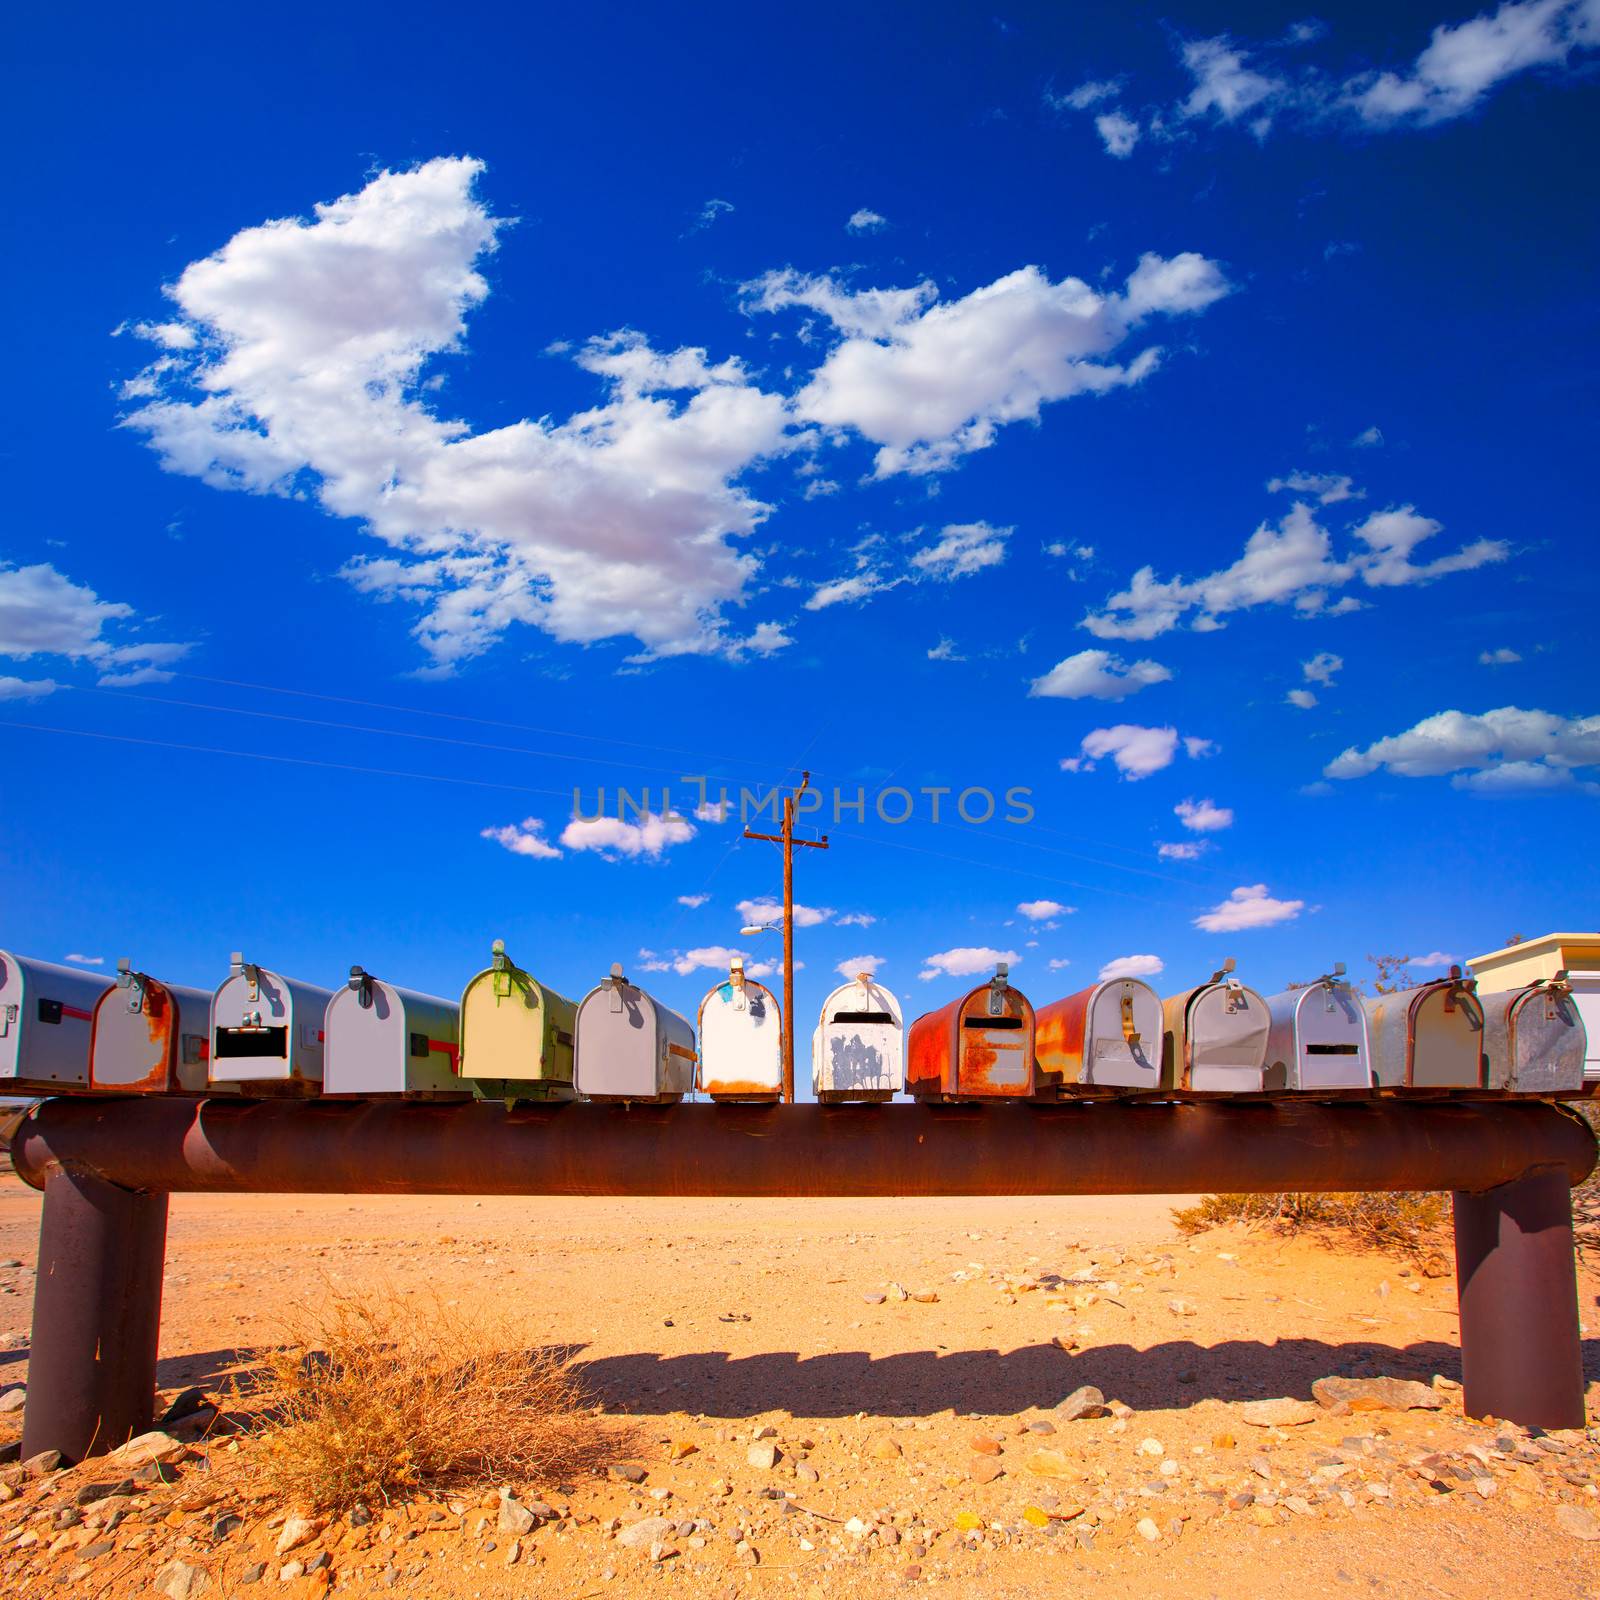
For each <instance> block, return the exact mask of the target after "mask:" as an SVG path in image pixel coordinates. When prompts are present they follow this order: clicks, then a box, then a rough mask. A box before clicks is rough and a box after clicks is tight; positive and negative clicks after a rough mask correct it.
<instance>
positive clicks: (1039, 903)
mask: <svg viewBox="0 0 1600 1600" xmlns="http://www.w3.org/2000/svg"><path fill="white" fill-rule="evenodd" d="M1077 909H1078V908H1077V907H1076V906H1064V905H1062V903H1061V902H1060V901H1059V900H1024V901H1022V902H1021V904H1019V905H1018V907H1017V910H1018V911H1020V912H1021V913H1022V914H1023V916H1025V917H1026V918H1027V919H1028V921H1029V922H1052V921H1054V920H1055V918H1057V917H1070V916H1071V915H1072V914H1073V913H1074V912H1075V911H1076V910H1077Z"/></svg>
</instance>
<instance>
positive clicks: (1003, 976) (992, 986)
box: [989, 961, 1011, 1017]
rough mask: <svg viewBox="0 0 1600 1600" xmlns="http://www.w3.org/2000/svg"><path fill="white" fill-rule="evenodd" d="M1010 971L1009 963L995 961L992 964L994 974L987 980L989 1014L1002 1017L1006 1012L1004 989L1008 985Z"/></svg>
mask: <svg viewBox="0 0 1600 1600" xmlns="http://www.w3.org/2000/svg"><path fill="white" fill-rule="evenodd" d="M1010 971H1011V967H1010V965H1009V963H1007V962H1004V961H997V962H995V965H994V976H993V977H992V978H991V979H990V980H989V1015H990V1016H991V1017H1003V1016H1004V1015H1005V1014H1006V990H1007V989H1008V988H1009V987H1010V979H1009V977H1008V976H1007V974H1009V973H1010Z"/></svg>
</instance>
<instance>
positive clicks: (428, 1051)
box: [322, 967, 471, 1100]
mask: <svg viewBox="0 0 1600 1600" xmlns="http://www.w3.org/2000/svg"><path fill="white" fill-rule="evenodd" d="M323 1035H324V1040H323V1051H324V1056H323V1064H322V1092H323V1093H324V1094H337V1095H357V1094H366V1095H376V1094H403V1095H410V1096H412V1097H413V1098H414V1099H419V1100H442V1099H457V1098H461V1097H464V1096H467V1095H470V1094H471V1090H470V1089H469V1088H468V1087H467V1085H466V1084H464V1083H463V1082H462V1081H461V1078H460V1076H459V1074H458V1073H457V1071H456V1063H457V1061H458V1060H459V1059H460V1054H461V1051H460V1043H459V1041H460V1036H461V1011H460V1008H459V1007H458V1006H457V1005H456V1003H455V1001H454V1000H441V999H440V998H439V997H438V996H437V995H431V994H418V993H417V992H416V990H414V989H401V988H399V987H397V986H396V985H395V984H392V983H384V982H383V981H382V979H380V978H375V977H373V975H372V974H371V973H370V972H368V971H367V970H366V968H365V967H351V969H350V981H349V982H348V983H347V984H346V985H345V986H344V988H342V989H341V990H339V992H338V993H337V994H335V995H334V997H333V998H332V999H331V1000H330V1001H329V1002H328V1010H327V1015H326V1018H325V1020H324V1022H323Z"/></svg>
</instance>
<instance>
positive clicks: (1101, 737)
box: [1061, 722, 1212, 781]
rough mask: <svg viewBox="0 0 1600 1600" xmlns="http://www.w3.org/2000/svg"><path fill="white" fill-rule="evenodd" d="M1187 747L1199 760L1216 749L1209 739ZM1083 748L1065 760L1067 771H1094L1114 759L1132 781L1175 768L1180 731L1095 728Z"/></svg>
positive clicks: (1121, 724)
mask: <svg viewBox="0 0 1600 1600" xmlns="http://www.w3.org/2000/svg"><path fill="white" fill-rule="evenodd" d="M1183 744H1184V748H1185V749H1186V750H1187V751H1188V753H1189V755H1190V756H1191V757H1195V758H1198V757H1200V756H1204V755H1208V754H1209V753H1210V752H1211V749H1212V744H1211V741H1210V740H1209V739H1195V738H1185V739H1184V741H1183ZM1079 749H1080V750H1082V752H1083V754H1082V755H1079V756H1068V757H1067V758H1066V759H1065V760H1063V761H1062V763H1061V770H1062V771H1063V772H1093V771H1094V767H1095V763H1096V762H1097V761H1101V760H1103V759H1104V758H1105V757H1106V756H1110V757H1111V759H1112V761H1113V762H1114V763H1115V764H1116V768H1117V770H1118V771H1119V772H1120V773H1121V774H1122V775H1123V776H1124V777H1125V778H1128V779H1129V780H1130V781H1132V780H1137V779H1139V778H1148V777H1149V776H1150V774H1151V773H1152V772H1160V771H1161V769H1162V768H1163V767H1170V766H1171V765H1172V762H1173V758H1174V757H1175V756H1176V755H1177V753H1178V730H1177V729H1176V728H1144V727H1140V726H1139V725H1138V724H1137V723H1132V722H1119V723H1118V724H1117V725H1116V726H1115V727H1112V728H1095V729H1094V730H1093V731H1092V732H1090V733H1087V734H1085V735H1084V737H1083V739H1082V741H1081V743H1080V745H1079Z"/></svg>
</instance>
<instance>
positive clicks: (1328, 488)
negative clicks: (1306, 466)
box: [1267, 472, 1366, 506]
mask: <svg viewBox="0 0 1600 1600" xmlns="http://www.w3.org/2000/svg"><path fill="white" fill-rule="evenodd" d="M1283 489H1292V490H1293V491H1294V492H1295V493H1296V494H1308V495H1314V496H1315V497H1316V499H1317V500H1318V501H1319V502H1320V503H1321V504H1322V505H1325V506H1331V505H1337V504H1338V502H1339V501H1341V500H1361V499H1364V498H1365V496H1366V491H1365V490H1364V489H1358V488H1356V487H1355V483H1354V481H1353V480H1352V479H1351V478H1350V477H1348V476H1347V475H1346V474H1345V473H1342V472H1291V473H1290V474H1289V475H1288V476H1287V477H1286V478H1272V479H1270V480H1269V481H1268V483H1267V493H1268V494H1277V493H1278V492H1279V491H1280V490H1283Z"/></svg>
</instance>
